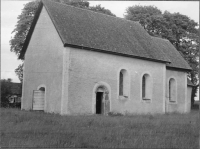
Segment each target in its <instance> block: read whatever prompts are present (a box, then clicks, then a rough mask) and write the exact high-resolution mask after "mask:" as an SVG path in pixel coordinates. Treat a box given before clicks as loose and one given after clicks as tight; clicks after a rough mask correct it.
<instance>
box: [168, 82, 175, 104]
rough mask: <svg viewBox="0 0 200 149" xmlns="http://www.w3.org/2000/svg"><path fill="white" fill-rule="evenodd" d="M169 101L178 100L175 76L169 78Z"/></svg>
mask: <svg viewBox="0 0 200 149" xmlns="http://www.w3.org/2000/svg"><path fill="white" fill-rule="evenodd" d="M169 101H170V102H176V81H175V79H173V78H171V79H170V80H169Z"/></svg>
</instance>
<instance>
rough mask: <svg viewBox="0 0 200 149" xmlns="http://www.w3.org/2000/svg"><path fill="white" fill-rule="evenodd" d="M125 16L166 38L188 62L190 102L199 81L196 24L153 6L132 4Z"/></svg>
mask: <svg viewBox="0 0 200 149" xmlns="http://www.w3.org/2000/svg"><path fill="white" fill-rule="evenodd" d="M125 18H126V19H128V20H132V21H139V23H140V24H141V25H142V26H143V27H144V29H145V30H146V31H147V32H148V33H149V34H150V35H151V36H158V37H161V38H165V39H168V40H169V41H170V42H171V43H172V44H173V45H174V46H175V48H176V49H177V50H178V51H179V52H180V54H181V55H182V56H183V57H184V59H185V60H186V61H187V62H188V63H189V65H190V67H191V68H192V71H191V72H189V73H188V78H189V79H190V80H191V82H192V83H193V84H194V85H195V87H194V88H193V90H192V99H191V100H192V101H191V102H192V104H193V103H194V97H195V95H196V92H197V87H198V84H199V83H198V82H199V75H198V70H199V65H198V62H199V32H198V29H197V27H198V24H197V23H196V22H195V21H193V20H191V19H190V18H189V17H187V16H185V15H182V14H180V13H170V12H167V11H165V12H164V13H163V14H162V13H161V11H160V10H159V9H158V8H156V7H154V6H138V5H137V6H132V7H128V8H127V9H126V15H125Z"/></svg>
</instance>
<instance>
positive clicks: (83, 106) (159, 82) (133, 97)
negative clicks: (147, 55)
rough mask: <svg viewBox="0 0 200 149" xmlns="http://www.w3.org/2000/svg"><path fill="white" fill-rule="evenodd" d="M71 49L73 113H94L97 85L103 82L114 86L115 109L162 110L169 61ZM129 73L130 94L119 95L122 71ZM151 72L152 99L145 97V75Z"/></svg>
mask: <svg viewBox="0 0 200 149" xmlns="http://www.w3.org/2000/svg"><path fill="white" fill-rule="evenodd" d="M67 49H71V52H70V71H69V103H68V108H69V111H70V113H71V114H81V113H82V114H89V113H94V112H95V111H94V102H95V101H94V100H95V99H94V98H95V95H94V86H96V85H97V84H98V83H99V82H103V83H104V84H108V85H107V86H108V88H109V87H110V89H111V90H110V97H111V111H113V112H122V113H124V112H128V113H148V112H150V113H162V112H164V111H163V101H164V97H165V85H164V84H165V74H166V72H165V70H166V69H165V64H163V63H157V62H151V61H145V60H141V59H134V58H128V57H123V56H116V55H111V54H106V53H100V52H94V51H88V50H83V49H75V48H66V50H67ZM121 69H126V70H127V72H128V76H129V82H130V86H129V98H128V99H127V100H121V99H119V96H118V95H119V85H118V83H119V72H120V70H121ZM144 73H148V74H149V75H150V76H151V79H152V82H153V88H152V101H151V103H145V102H143V101H142V100H141V99H142V93H141V88H142V87H141V84H142V75H143V74H144Z"/></svg>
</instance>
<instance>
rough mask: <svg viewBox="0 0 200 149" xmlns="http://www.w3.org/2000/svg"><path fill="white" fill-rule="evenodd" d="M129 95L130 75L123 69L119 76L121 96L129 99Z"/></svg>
mask: <svg viewBox="0 0 200 149" xmlns="http://www.w3.org/2000/svg"><path fill="white" fill-rule="evenodd" d="M128 94H129V80H128V73H127V71H126V70H125V69H122V70H121V71H120V74H119V96H124V97H128Z"/></svg>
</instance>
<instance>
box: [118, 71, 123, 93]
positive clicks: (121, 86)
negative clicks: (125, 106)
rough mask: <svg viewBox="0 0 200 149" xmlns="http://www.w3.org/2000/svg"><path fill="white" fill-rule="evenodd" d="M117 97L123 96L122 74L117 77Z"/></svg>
mask: <svg viewBox="0 0 200 149" xmlns="http://www.w3.org/2000/svg"><path fill="white" fill-rule="evenodd" d="M119 95H123V73H122V72H120V76H119Z"/></svg>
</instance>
